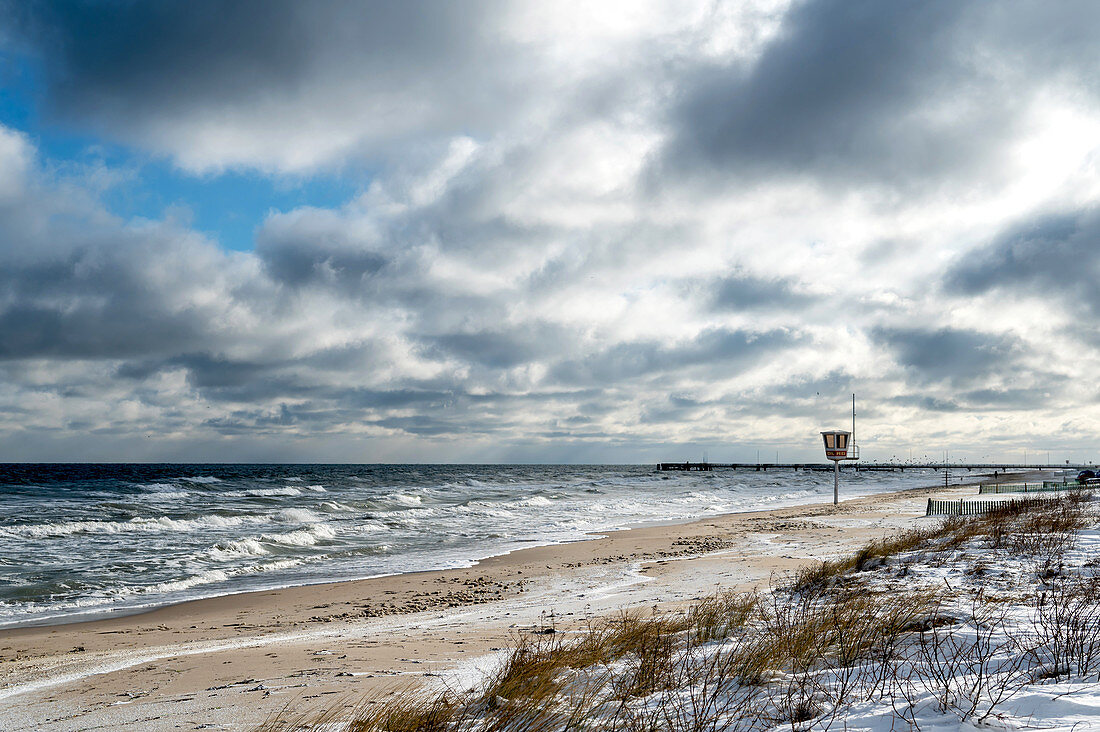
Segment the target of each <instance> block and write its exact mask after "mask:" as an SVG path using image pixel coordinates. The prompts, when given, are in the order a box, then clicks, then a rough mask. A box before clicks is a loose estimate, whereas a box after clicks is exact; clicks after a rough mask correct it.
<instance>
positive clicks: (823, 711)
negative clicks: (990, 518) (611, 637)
mask: <svg viewBox="0 0 1100 732" xmlns="http://www.w3.org/2000/svg"><path fill="white" fill-rule="evenodd" d="M1051 510H1057V509H1041V511H1046V512H1048V515H1049V511H1051ZM1074 510H1077V511H1078V518H1083V523H1084V524H1087V527H1086V528H1077V529H1076V530H1071V531H1059V530H1058V524H1057V522H1056V521H1054V522H1052V521H1050V520H1042V519H1033V518H1029V516H1028V515H1024V516H1020V517H1016V518H1015V519H1012V520H1010V521H1008V522H1006V523H1002V524H1000V525H997V524H995V523H990V522H984V521H983V520H981V519H977V518H974V517H968V518H963V519H955V520H954V523H953V524H950V525H951V526H954V527H955V528H954V529H953V530H951V531H948V532H946V533H945V534H944V535H941V536H939V537H933V538H931V539H929V540H927V541H926V542H924V544H923V545H922V546H920V547H918V548H914V549H909V550H907V551H900V552H897V553H893V552H887V556H885V557H882V556H874V555H873V553H872V556H869V557H868V559H867V561H865V562H863V563H862V564H861V565H860V566H857V567H855V568H852V569H849V570H847V571H844V572H841V573H839V574H838V575H836V576H833V577H829V576H828V575H827V574H826V577H825V579H824V580H823V581H819V582H816V583H806V582H803V583H802V585H801V587H800V589H794V587H795V585H796V584H797V583H796V582H795V578H787V579H786V580H785V581H784V580H780V581H778V582H777V583H776V587H775V588H774V589H773V590H772V591H771V592H769V593H765V594H764V595H762V596H761V598H760V602H759V605H758V608H759V609H758V611H757V613H756V614H755V615H754V616H753V619H752V620H750V621H748V622H747V623H745V624H744V625H741V626H739V627H736V628H734V629H733V630H730V631H729V632H727V633H722V634H721V635H722V636H723V637H718V638H708V637H705V636H703V637H700V636H699V634H698V633H696V634H695V637H694V638H692V634H693V631H680V632H679V633H678V637H679V638H680V641H679V645H678V649H677V650H676V651H675V652H673V653H672V655H671V658H670V660H669V661H668V662H662V661H661V660H660V659H658V660H657V661H656V664H657V666H651V667H648V668H647V667H646V663H647V657H646V654H647V653H650V652H651V651H652V649H649V650H646V649H642V650H635V651H631V652H630V653H627V654H625V655H621V656H619V657H617V658H614V659H613V660H604V661H602V662H601V663H600V664H593V665H588V666H584V665H581V666H579V667H563V668H562V669H561V670H560V671H558V672H556V673H557V681H558V682H559V683H560V687H561V690H560V692H558V693H557V695H556V696H555V697H553V698H552V699H547V700H546V701H545V704H546V705H547V706H548V707H549V706H556V707H558V708H559V711H560V714H559V716H557V717H556V721H552V720H551V718H549V717H547V718H539V716H538V714H537V713H536V714H534V715H533V716H531V715H529V716H527V717H524V716H523V715H522V714H520V715H518V717H517V719H518V721H517V722H514V723H513V724H512V725H511V726H507V725H506V726H503V727H497V728H502V729H516V730H521V729H525V728H526V727H525V725H530V726H536V723H537V726H538V728H540V729H563V728H569V729H624V730H642V729H645V730H656V729H669V730H689V729H690V730H722V729H731V730H739V729H746V730H748V729H752V730H757V729H759V730H765V729H789V730H826V729H836V730H840V729H843V730H853V731H854V730H868V731H871V732H887V730H891V731H893V730H902V729H917V730H927V731H933V730H934V731H937V732H938V731H942V730H960V729H963V730H970V729H1046V730H1067V731H1068V730H1086V729H1094V728H1096V729H1100V572H1098V567H1100V530H1098V528H1097V525H1098V515H1100V512H1098V510H1097V506H1095V505H1094V504H1091V503H1083V504H1077V507H1076V508H1075V509H1074ZM974 526H982V527H984V528H982V529H981V530H980V531H979V532H978V533H977V535H973V536H971V535H970V530H971V527H974ZM960 537H961V538H960ZM559 635H562V636H564V638H559V639H557V640H556V641H554V642H556V643H560V644H561V645H562V646H568V645H569V644H570V643H571V642H574V640H573V639H576V638H581V637H582V636H583V633H577V634H574V635H573V636H570V634H569V633H568V632H566V633H564V634H563V633H560V632H559ZM551 647H552V644H551V645H547V646H546V648H551ZM651 655H652V654H651ZM659 655H660V654H659V652H658V653H657V656H659ZM753 659H755V660H756V661H758V662H760V663H766V665H765V666H763V667H761V666H758V665H757V666H754V665H753V663H754V660H753ZM761 659H763V660H761ZM495 660H496V663H495V664H494V665H493V667H494V669H495V681H496V682H498V681H499V678H500V676H499V674H500V669H501V668H503V667H506V662H505V660H504V659H502V658H500V657H499V656H498V657H497V659H495ZM648 662H650V663H651V664H652V663H653V659H652V658H649V659H648ZM662 663H663V666H661V664H662ZM502 664H503V666H502ZM658 666H660V667H658ZM643 674H646V675H648V678H647V679H643V678H642V676H643ZM495 681H494V674H490V678H487V679H486V680H485V681H484V683H483V685H482V686H481V687H480V689H478V690H477V691H476V692H475V693H474V694H473V695H470V694H469V692H467V697H466V698H467V699H473V698H478V695H481V696H480V699H481V700H482V701H481V702H474V703H473V704H472V707H466V711H465V712H464V713H463V714H462V715H460V716H461V717H462V719H463V722H462V723H460V724H459V725H458V727H459V728H461V729H478V728H482V727H483V726H484V725H486V724H488V726H492V722H491V720H492V719H493V718H494V717H495V716H497V715H499V713H500V712H499V710H500V709H503V708H507V707H508V705H517V704H521V703H520V702H518V701H516V700H515V699H507V698H502V697H496V698H495V699H494V698H491V696H490V697H486V696H485V694H486V692H488V693H489V694H490V695H491V694H492V693H493V689H494V688H496V687H494V686H493V684H494V683H495ZM469 683H470V679H469V677H468V676H467V677H466V678H464V679H463V684H462V687H463V688H466V689H468V688H469ZM639 692H640V693H639ZM486 698H490V703H488V704H487V705H486V704H485V703H484V700H485V699H486ZM471 709H473V711H470V710H471ZM551 716H552V715H551ZM524 719H526V720H527V722H524ZM498 721H499V720H498ZM567 724H568V725H569V726H566V725H567ZM543 725H546V726H543Z"/></svg>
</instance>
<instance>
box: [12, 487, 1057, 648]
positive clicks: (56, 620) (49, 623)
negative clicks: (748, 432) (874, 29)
mask: <svg viewBox="0 0 1100 732" xmlns="http://www.w3.org/2000/svg"><path fill="white" fill-rule="evenodd" d="M1033 472H1034V473H1042V472H1043V471H1029V472H1027V473H1021V474H1032V473H1033ZM1003 475H1004V474H1002V476H1003ZM1017 475H1019V474H1017ZM972 477H973V478H979V477H992V476H991V475H990V474H975V475H973V476H972ZM968 484H970V483H969V482H967V483H959V484H953V485H952V487H955V486H957V485H968ZM939 487H940V488H942V487H943V486H939ZM927 488H934V486H931V485H929V486H917V487H914V488H904V489H901V490H897V491H886V492H878V493H864V494H859V495H857V496H855V497H853V498H849V499H847V501H845V502H848V501H854V500H860V499H864V498H874V497H876V496H886V495H893V494H898V493H903V492H905V491H910V490H924V489H927ZM822 499H823V501H822V503H820V504H813V503H780V504H779V505H774V506H769V507H766V508H765V507H757V508H749V509H746V510H744V511H731V512H727V513H716V514H713V515H707V516H701V517H694V518H675V519H667V520H663V521H662V520H641V521H634V522H629V523H625V524H623V525H620V526H611V527H608V528H603V529H597V530H593V531H587V532H585V533H584V534H583V535H581V536H579V537H577V538H574V539H566V540H562V541H552V542H547V543H539V542H532V543H531V545H530V546H518V547H513V548H510V549H505V550H504V551H501V552H498V553H491V554H487V555H485V556H482V557H475V558H472V559H468V560H464V561H465V562H466V563H465V564H463V565H460V566H454V567H435V568H427V569H418V570H410V571H407V572H387V573H381V574H375V575H367V576H363V577H352V578H348V579H319V580H317V581H311V582H304V583H300V584H290V585H278V586H273V587H261V588H257V589H251V590H238V591H234V590H229V591H226V592H223V593H219V594H213V595H207V596H200V597H193V598H187V599H181V600H172V601H167V602H158V601H156V600H154V601H152V602H150V603H149V604H146V605H142V606H137V607H120V608H115V609H112V608H104V609H100V610H88V611H84V612H69V613H64V614H60V615H53V616H48V617H39V618H34V619H28V620H26V621H14V622H7V623H4V624H0V636H2V635H3V634H4V633H8V632H11V631H20V630H30V629H34V628H56V627H61V626H70V625H82V624H87V623H99V622H107V621H111V620H125V619H136V618H140V617H143V616H145V615H148V614H151V613H156V612H159V611H161V610H166V609H168V608H173V607H179V606H184V605H188V604H190V603H201V602H207V601H217V600H223V599H225V598H232V597H247V596H250V595H260V594H265V593H271V592H284V591H287V590H295V589H301V588H310V587H312V588H320V587H327V586H330V585H342V584H346V583H357V582H370V581H375V580H381V579H386V578H389V577H399V576H404V575H417V574H422V573H429V572H443V571H452V570H454V571H458V570H472V569H476V568H477V567H478V566H479V565H480V564H481V563H482V562H486V561H489V560H492V559H496V558H498V557H504V556H509V555H512V554H515V553H517V552H525V551H529V550H533V549H541V548H547V547H557V546H567V545H571V544H576V543H579V542H587V541H592V540H596V539H599V538H604V537H605V536H606V535H608V534H612V533H621V532H624V531H634V530H638V529H647V528H655V527H661V526H680V525H685V524H692V523H695V522H698V521H705V520H709V519H721V518H725V517H730V516H741V515H746V514H752V513H757V512H762V511H776V510H783V509H788V508H797V507H800V506H811V505H831V504H830V503H828V501H827V499H826V498H825V497H824V496H822Z"/></svg>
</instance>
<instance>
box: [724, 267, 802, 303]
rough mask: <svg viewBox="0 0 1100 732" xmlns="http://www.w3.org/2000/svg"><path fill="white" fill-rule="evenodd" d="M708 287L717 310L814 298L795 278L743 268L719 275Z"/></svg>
mask: <svg viewBox="0 0 1100 732" xmlns="http://www.w3.org/2000/svg"><path fill="white" fill-rule="evenodd" d="M711 287H712V289H711V295H710V305H711V307H712V308H714V310H717V311H743V310H777V309H787V308H802V307H805V306H807V305H809V304H810V303H812V302H813V301H814V300H815V299H816V298H815V297H814V296H812V295H808V294H806V293H804V292H802V291H801V290H802V285H801V284H800V283H798V282H796V281H793V280H787V279H782V278H778V277H776V278H770V279H769V278H765V277H755V276H753V275H750V274H747V273H744V272H738V273H736V274H731V275H728V276H726V277H723V278H720V279H719V280H717V281H716V282H715V283H714V284H713V285H712V286H711Z"/></svg>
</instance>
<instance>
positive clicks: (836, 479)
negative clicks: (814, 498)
mask: <svg viewBox="0 0 1100 732" xmlns="http://www.w3.org/2000/svg"><path fill="white" fill-rule="evenodd" d="M839 503H840V461H839V460H834V461H833V505H834V506H835V505H837V504H839Z"/></svg>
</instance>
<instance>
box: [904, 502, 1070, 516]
mask: <svg viewBox="0 0 1100 732" xmlns="http://www.w3.org/2000/svg"><path fill="white" fill-rule="evenodd" d="M1038 500H1053V499H1052V498H1047V499H1038V498H1031V499H1027V500H1026V501H1021V500H1017V499H1014V498H1007V499H1003V500H1000V501H966V500H962V499H960V500H958V501H944V500H938V499H935V498H929V499H928V508H927V510H926V511H925V513H924V515H925V516H977V515H978V514H982V513H989V512H990V511H997V510H999V509H1002V508H1008V507H1009V506H1012V505H1014V504H1017V503H1032V502H1033V501H1038Z"/></svg>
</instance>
